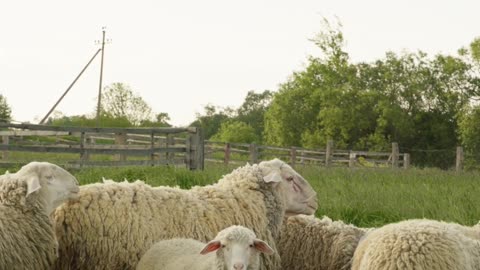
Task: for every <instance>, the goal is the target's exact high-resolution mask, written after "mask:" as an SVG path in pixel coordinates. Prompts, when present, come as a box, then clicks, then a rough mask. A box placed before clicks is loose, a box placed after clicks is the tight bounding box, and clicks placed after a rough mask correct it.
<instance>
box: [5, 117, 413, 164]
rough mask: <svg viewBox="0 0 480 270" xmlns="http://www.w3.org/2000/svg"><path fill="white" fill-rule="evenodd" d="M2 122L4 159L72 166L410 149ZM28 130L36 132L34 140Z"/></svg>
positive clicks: (373, 159) (350, 160)
mask: <svg viewBox="0 0 480 270" xmlns="http://www.w3.org/2000/svg"><path fill="white" fill-rule="evenodd" d="M0 128H9V129H8V130H3V131H0V136H1V137H2V141H3V144H1V145H0V150H1V151H3V152H2V157H3V158H2V162H3V163H6V162H7V163H8V162H15V161H16V160H18V159H15V158H9V155H10V154H13V153H14V152H37V153H38V152H41V153H72V154H74V157H73V159H71V160H68V161H67V165H71V166H122V165H162V164H170V165H183V164H185V166H186V167H187V168H189V169H203V168H204V162H205V161H210V162H217V163H223V164H226V165H228V164H244V163H245V162H251V163H257V162H259V161H261V160H267V159H271V158H274V157H277V158H280V159H282V160H285V161H288V162H289V163H290V164H291V165H293V166H296V165H319V166H348V167H360V166H362V167H403V168H408V167H409V166H410V155H409V154H408V153H399V149H398V144H397V143H392V149H391V151H390V152H369V151H354V150H340V149H335V147H334V142H333V141H329V142H328V143H327V145H326V147H325V148H323V149H306V148H301V147H290V148H284V147H274V146H265V145H256V144H244V143H223V142H215V141H205V140H204V139H203V135H202V132H201V129H199V128H195V127H188V128H82V127H57V126H44V125H30V124H28V125H27V124H1V123H0ZM27 136H35V137H33V138H35V140H31V139H30V140H29V139H28V138H27ZM39 138H42V139H39ZM47 138H49V139H50V140H47ZM105 155H109V158H107V157H105ZM112 155H113V157H112ZM99 156H100V157H99ZM62 159H64V158H62Z"/></svg>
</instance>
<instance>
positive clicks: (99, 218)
mask: <svg viewBox="0 0 480 270" xmlns="http://www.w3.org/2000/svg"><path fill="white" fill-rule="evenodd" d="M316 208H317V198H316V192H315V191H314V190H313V189H312V187H311V186H310V184H309V183H308V182H307V181H306V180H305V179H304V178H303V177H302V176H301V175H299V174H298V173H297V172H295V171H294V170H293V169H292V168H291V167H290V166H289V165H288V164H286V163H284V162H283V161H281V160H278V159H273V160H270V161H263V162H261V163H259V164H254V165H249V164H247V165H245V166H243V167H240V168H237V169H235V170H234V171H233V172H231V173H230V174H227V175H225V176H223V178H222V179H220V180H219V181H218V183H215V184H213V185H207V186H203V187H199V186H196V187H192V188H191V189H190V190H182V189H179V188H172V187H153V188H152V187H151V186H149V185H146V184H145V183H143V182H142V181H138V180H137V181H136V182H134V183H126V182H122V183H116V182H113V181H106V183H96V184H90V185H85V186H82V187H81V189H80V200H79V201H78V202H75V203H69V204H65V205H63V206H62V207H59V208H58V209H57V210H56V212H55V213H54V217H55V223H56V225H57V226H56V228H57V231H56V234H57V237H58V239H59V252H60V256H61V257H62V258H63V259H62V260H58V261H57V264H56V269H62V270H63V269H111V270H114V269H122V270H123V269H135V266H136V265H137V263H138V261H139V259H140V257H141V256H142V255H143V254H144V253H145V252H146V251H147V249H148V248H150V246H151V245H153V244H154V243H155V242H158V241H160V240H165V239H171V238H192V239H195V240H198V241H202V242H206V241H207V240H209V239H213V238H214V237H215V235H216V234H217V232H218V231H220V230H221V229H223V228H226V227H228V226H231V225H241V226H245V227H247V228H250V229H252V230H253V231H254V232H255V234H256V235H257V236H258V237H259V238H261V239H264V240H265V241H267V242H268V243H269V244H270V245H271V247H272V248H273V250H276V246H275V239H277V238H278V237H279V234H280V229H281V225H282V222H283V218H284V216H285V215H295V214H313V213H314V212H315V210H316ZM261 257H262V260H261V265H260V269H262V270H267V269H268V270H274V269H280V268H281V262H280V257H279V255H278V253H275V254H273V255H272V256H264V255H263V254H262V255H261Z"/></svg>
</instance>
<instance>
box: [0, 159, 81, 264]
mask: <svg viewBox="0 0 480 270" xmlns="http://www.w3.org/2000/svg"><path fill="white" fill-rule="evenodd" d="M78 192H79V187H78V182H77V180H76V179H75V177H74V176H72V175H71V174H70V173H68V172H67V171H66V170H64V169H62V168H60V167H58V166H57V165H54V164H51V163H47V162H31V163H29V164H27V165H25V166H23V167H22V168H21V169H20V170H19V171H17V172H16V173H6V174H4V175H2V176H1V177H0V269H22V270H28V269H37V270H38V269H40V270H41V269H51V268H52V267H53V265H54V262H55V260H56V259H57V241H56V239H55V233H54V229H53V223H52V220H51V219H50V214H51V213H52V212H53V210H54V209H55V208H56V207H58V206H59V205H60V204H62V203H63V202H64V201H66V200H69V199H75V198H77V197H78Z"/></svg>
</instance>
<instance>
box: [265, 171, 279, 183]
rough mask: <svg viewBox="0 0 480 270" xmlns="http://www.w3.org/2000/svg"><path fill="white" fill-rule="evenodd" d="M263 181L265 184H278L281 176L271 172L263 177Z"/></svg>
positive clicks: (276, 172)
mask: <svg viewBox="0 0 480 270" xmlns="http://www.w3.org/2000/svg"><path fill="white" fill-rule="evenodd" d="M263 181H265V182H266V183H270V182H274V183H279V182H281V181H282V176H281V175H280V173H279V172H278V171H272V172H270V173H269V174H267V175H265V176H264V177H263Z"/></svg>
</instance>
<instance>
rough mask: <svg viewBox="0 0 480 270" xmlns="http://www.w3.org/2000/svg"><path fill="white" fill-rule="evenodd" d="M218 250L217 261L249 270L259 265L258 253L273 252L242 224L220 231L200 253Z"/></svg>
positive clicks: (229, 269) (233, 269)
mask: <svg viewBox="0 0 480 270" xmlns="http://www.w3.org/2000/svg"><path fill="white" fill-rule="evenodd" d="M213 251H216V256H217V262H221V263H222V264H223V265H224V267H225V269H228V270H247V269H248V267H249V265H251V266H255V267H254V268H256V267H257V265H258V263H259V256H258V253H259V252H262V253H265V254H273V252H274V251H273V249H272V248H271V247H270V246H269V245H268V244H267V243H266V242H264V241H262V240H260V239H258V238H256V236H255V233H254V232H253V231H251V230H250V229H247V228H245V227H242V226H231V227H228V228H227V229H225V230H223V231H221V232H219V234H218V235H217V237H215V239H214V240H212V241H210V242H209V243H207V244H206V245H205V247H204V248H203V249H202V251H201V252H200V254H208V253H210V252H213Z"/></svg>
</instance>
